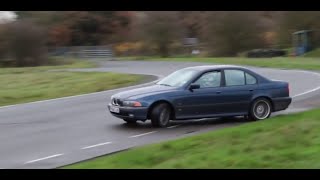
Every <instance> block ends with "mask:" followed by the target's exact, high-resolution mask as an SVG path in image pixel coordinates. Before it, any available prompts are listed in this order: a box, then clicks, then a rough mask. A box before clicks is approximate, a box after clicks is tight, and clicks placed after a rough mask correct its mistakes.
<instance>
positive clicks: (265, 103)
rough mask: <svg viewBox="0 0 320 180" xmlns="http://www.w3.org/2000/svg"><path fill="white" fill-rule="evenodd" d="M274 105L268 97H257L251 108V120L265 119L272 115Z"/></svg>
mask: <svg viewBox="0 0 320 180" xmlns="http://www.w3.org/2000/svg"><path fill="white" fill-rule="evenodd" d="M271 109H272V105H271V103H270V101H269V100H268V99H266V98H258V99H256V100H255V101H254V102H253V103H252V105H251V108H250V113H249V119H251V120H255V121H257V120H264V119H267V118H269V117H270V115H271Z"/></svg>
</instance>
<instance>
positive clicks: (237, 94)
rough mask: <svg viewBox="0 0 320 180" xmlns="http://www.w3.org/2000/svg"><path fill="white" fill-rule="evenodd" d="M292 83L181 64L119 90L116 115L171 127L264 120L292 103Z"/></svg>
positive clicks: (114, 101)
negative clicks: (214, 119)
mask: <svg viewBox="0 0 320 180" xmlns="http://www.w3.org/2000/svg"><path fill="white" fill-rule="evenodd" d="M291 100H292V99H291V97H290V96H289V84H288V83H287V82H282V81H273V80H270V79H268V78H266V77H263V76H261V75H259V74H257V73H255V72H253V71H251V70H249V69H246V68H243V67H238V66H229V65H217V66H196V67H188V68H184V69H180V70H178V71H176V72H174V73H172V74H170V75H169V76H167V77H165V78H163V79H162V80H160V81H158V82H157V83H155V84H154V85H152V86H149V87H143V88H138V89H133V90H129V91H124V92H121V93H118V94H115V95H113V96H112V97H111V103H110V104H109V105H108V108H109V111H110V112H111V114H112V115H114V116H116V117H118V118H121V119H123V120H124V121H126V122H127V123H135V122H136V121H138V120H140V121H146V120H148V119H150V120H151V122H152V125H153V126H155V127H166V126H168V124H169V122H170V120H186V119H200V118H212V117H233V116H244V117H246V118H247V119H250V120H263V119H266V118H268V117H269V116H270V115H271V113H272V112H275V111H281V110H285V109H287V108H288V106H289V105H290V103H291Z"/></svg>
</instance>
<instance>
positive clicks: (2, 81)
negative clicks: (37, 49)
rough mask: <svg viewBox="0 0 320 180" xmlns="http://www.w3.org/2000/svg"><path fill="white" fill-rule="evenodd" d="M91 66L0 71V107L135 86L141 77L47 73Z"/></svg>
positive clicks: (85, 63) (73, 63)
mask: <svg viewBox="0 0 320 180" xmlns="http://www.w3.org/2000/svg"><path fill="white" fill-rule="evenodd" d="M90 67H95V64H94V63H90V62H88V61H71V62H70V63H68V64H66V65H60V66H40V67H26V68H0V87H1V88H0V106H4V105H12V104H18V103H26V102H32V101H38V100H46V99H52V98H59V97H65V96H72V95H79V94H85V93H92V92H98V91H103V90H108V89H114V88H119V87H124V86H128V85H132V84H136V83H138V82H140V81H142V80H143V79H144V77H143V76H140V75H129V74H118V73H100V72H52V71H51V72H50V71H48V70H52V69H64V68H90Z"/></svg>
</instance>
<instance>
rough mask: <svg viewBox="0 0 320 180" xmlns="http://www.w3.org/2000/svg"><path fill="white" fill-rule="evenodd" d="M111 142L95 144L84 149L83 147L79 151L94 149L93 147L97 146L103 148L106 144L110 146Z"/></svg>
mask: <svg viewBox="0 0 320 180" xmlns="http://www.w3.org/2000/svg"><path fill="white" fill-rule="evenodd" d="M111 143H112V142H105V143H99V144H95V145H92V146H86V147H83V148H81V149H90V148H94V147H98V146H103V145H107V144H111Z"/></svg>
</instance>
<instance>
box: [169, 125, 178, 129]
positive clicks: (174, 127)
mask: <svg viewBox="0 0 320 180" xmlns="http://www.w3.org/2000/svg"><path fill="white" fill-rule="evenodd" d="M178 126H181V124H178V125H174V126H169V127H167V128H168V129H171V128H175V127H178Z"/></svg>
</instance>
